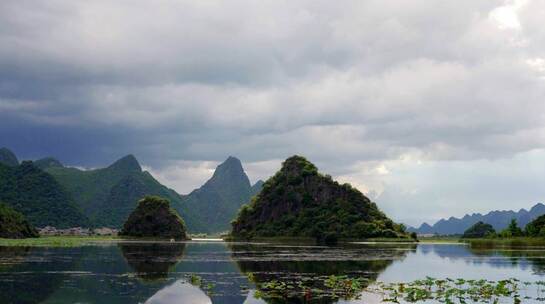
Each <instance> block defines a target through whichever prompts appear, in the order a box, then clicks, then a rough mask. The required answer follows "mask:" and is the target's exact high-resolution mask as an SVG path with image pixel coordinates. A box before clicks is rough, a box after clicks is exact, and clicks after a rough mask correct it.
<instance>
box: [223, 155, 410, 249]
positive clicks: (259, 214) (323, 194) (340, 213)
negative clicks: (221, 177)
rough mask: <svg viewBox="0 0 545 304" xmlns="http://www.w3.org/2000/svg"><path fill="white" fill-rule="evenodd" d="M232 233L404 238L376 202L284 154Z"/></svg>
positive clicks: (245, 234)
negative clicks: (274, 172)
mask: <svg viewBox="0 0 545 304" xmlns="http://www.w3.org/2000/svg"><path fill="white" fill-rule="evenodd" d="M232 235H233V236H235V237H244V238H252V237H259V236H264V237H267V236H304V237H317V238H320V237H323V236H326V235H333V236H335V237H343V238H368V237H405V236H406V235H405V233H404V232H403V231H402V227H401V226H400V225H397V224H395V223H394V222H393V221H392V220H390V219H389V218H388V217H386V215H384V213H382V212H381V211H380V210H379V209H378V208H377V206H376V204H375V203H373V202H371V201H370V200H369V199H368V198H367V197H365V196H364V195H363V194H362V193H361V192H359V191H358V190H356V189H354V188H352V187H351V186H350V185H348V184H344V185H340V184H339V183H337V182H335V181H333V180H332V179H331V177H329V176H324V175H322V174H319V173H318V170H317V168H316V167H315V166H314V165H313V164H312V163H310V162H309V161H307V160H306V159H305V158H303V157H300V156H293V157H290V158H288V159H287V160H286V161H285V162H284V163H283V165H282V168H281V169H280V171H279V172H277V173H276V174H275V175H274V176H273V177H271V178H270V179H269V180H268V181H267V182H265V184H264V185H263V189H262V190H261V192H260V193H259V194H258V195H257V196H256V197H255V198H254V199H253V201H252V202H251V203H250V204H249V205H246V206H244V207H243V208H242V209H241V211H240V213H239V214H238V217H237V219H236V220H235V221H234V222H233V230H232Z"/></svg>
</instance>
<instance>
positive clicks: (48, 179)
mask: <svg viewBox="0 0 545 304" xmlns="http://www.w3.org/2000/svg"><path fill="white" fill-rule="evenodd" d="M0 200H2V201H4V202H6V203H7V204H9V205H10V206H11V207H12V208H14V209H15V210H17V211H18V212H20V213H22V214H23V215H25V217H26V218H27V219H28V221H29V222H30V223H31V224H32V225H34V226H37V227H44V226H47V225H49V226H55V227H57V228H68V227H76V226H88V225H89V221H88V219H87V218H86V217H85V216H84V215H83V214H82V212H81V211H80V210H79V209H78V208H77V206H76V205H75V202H74V200H73V199H72V197H71V196H70V194H68V193H67V192H66V191H65V189H64V188H63V187H62V186H61V185H60V184H59V183H58V182H57V181H56V180H55V179H54V178H53V177H52V176H51V175H49V174H47V173H46V172H44V171H42V170H40V169H39V168H37V167H35V166H34V165H33V163H32V162H30V161H24V162H22V163H21V165H18V166H12V167H10V166H5V165H2V164H0Z"/></svg>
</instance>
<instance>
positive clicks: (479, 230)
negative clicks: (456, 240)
mask: <svg viewBox="0 0 545 304" xmlns="http://www.w3.org/2000/svg"><path fill="white" fill-rule="evenodd" d="M495 234H496V231H495V230H494V227H492V225H490V224H487V223H483V222H481V221H479V222H477V223H475V224H474V225H473V226H471V227H469V228H468V229H467V230H466V231H465V232H464V235H463V236H462V237H463V238H483V237H489V236H493V235H495Z"/></svg>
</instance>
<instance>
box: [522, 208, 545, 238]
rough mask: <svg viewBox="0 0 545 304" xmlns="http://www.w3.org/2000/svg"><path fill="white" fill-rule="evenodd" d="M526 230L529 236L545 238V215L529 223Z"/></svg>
mask: <svg viewBox="0 0 545 304" xmlns="http://www.w3.org/2000/svg"><path fill="white" fill-rule="evenodd" d="M524 230H525V232H526V234H527V235H528V236H534V237H537V236H540V237H544V236H545V214H544V215H541V216H538V217H537V218H535V219H534V220H533V221H531V222H530V223H528V225H526V228H525V229H524Z"/></svg>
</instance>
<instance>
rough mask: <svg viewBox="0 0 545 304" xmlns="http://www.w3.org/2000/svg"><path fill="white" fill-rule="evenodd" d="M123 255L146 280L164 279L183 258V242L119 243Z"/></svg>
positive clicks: (137, 273)
mask: <svg viewBox="0 0 545 304" xmlns="http://www.w3.org/2000/svg"><path fill="white" fill-rule="evenodd" d="M118 246H119V248H120V249H121V253H122V254H123V257H124V258H125V260H126V261H127V263H128V264H129V265H130V266H131V268H132V269H133V270H134V271H135V272H136V275H137V276H138V277H139V278H141V279H143V280H146V281H155V280H164V279H166V278H167V277H168V273H169V272H170V271H171V270H172V268H173V267H174V266H175V265H176V264H177V263H178V262H179V261H180V260H181V259H182V258H183V256H184V250H185V244H184V243H119V244H118Z"/></svg>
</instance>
